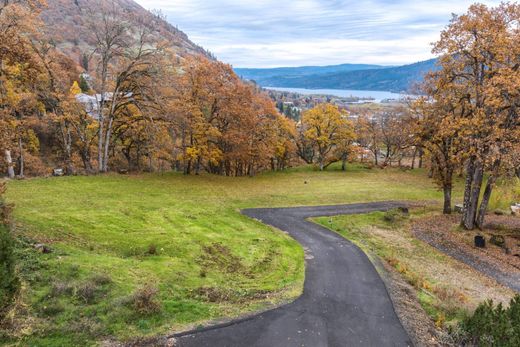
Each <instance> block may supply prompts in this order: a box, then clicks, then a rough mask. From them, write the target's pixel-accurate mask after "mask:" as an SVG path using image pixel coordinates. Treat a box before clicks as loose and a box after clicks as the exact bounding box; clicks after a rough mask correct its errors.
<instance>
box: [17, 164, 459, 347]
mask: <svg viewBox="0 0 520 347" xmlns="http://www.w3.org/2000/svg"><path fill="white" fill-rule="evenodd" d="M456 195H457V194H456ZM7 197H8V200H9V201H10V202H13V203H15V205H16V207H15V210H14V219H15V222H16V228H15V233H16V235H17V236H18V237H19V239H20V240H21V241H20V243H21V246H20V249H19V251H18V253H19V256H20V258H21V263H20V264H21V265H20V266H21V269H20V273H21V274H22V276H23V279H24V282H25V285H24V288H23V291H22V298H21V300H20V303H19V310H20V311H19V314H18V315H17V316H16V317H12V318H13V320H12V321H13V324H14V325H16V326H17V328H18V332H19V335H18V336H17V340H18V342H19V343H20V344H23V345H31V344H32V345H39V346H40V345H52V346H58V345H71V344H78V343H79V344H83V345H85V344H89V343H91V342H93V341H100V340H104V339H109V338H113V339H118V340H129V339H133V338H135V337H139V336H150V335H154V334H161V333H167V332H171V331H174V330H179V329H183V328H187V327H192V326H194V325H197V324H200V323H202V322H205V321H209V320H215V319H219V318H222V317H232V316H238V315H240V314H243V313H245V312H251V311H254V310H258V309H262V308H266V307H269V306H270V305H275V304H279V303H282V302H284V301H287V300H291V299H293V298H295V297H296V296H298V295H299V293H300V292H301V289H302V284H303V276H304V261H303V251H302V249H301V247H300V246H299V245H298V244H297V243H296V242H295V241H293V240H292V239H290V238H289V237H288V236H286V235H285V234H283V233H281V232H279V231H277V230H273V229H271V228H269V227H267V226H264V225H262V224H261V223H259V222H256V221H254V220H250V219H248V218H246V217H244V216H242V215H241V214H240V213H239V210H240V209H242V208H248V207H273V206H296V205H320V204H339V203H350V202H363V201H377V200H387V199H392V200H437V201H440V198H441V193H440V192H439V191H438V190H437V189H436V188H435V186H434V185H433V184H432V182H431V181H430V180H429V179H428V178H427V177H426V174H425V172H424V171H421V170H416V171H407V172H404V171H400V170H397V169H387V170H380V169H365V168H363V167H361V166H359V165H353V166H350V167H349V170H348V171H347V172H342V171H339V170H338V168H337V167H332V168H331V169H330V170H329V171H327V172H316V171H314V170H313V169H312V168H309V167H303V168H298V169H292V170H288V171H286V172H281V173H266V174H262V175H259V176H257V177H254V178H245V177H244V178H230V177H219V176H212V175H201V176H183V175H180V174H175V173H168V174H143V175H135V176H134V175H130V176H120V175H108V176H92V177H62V178H44V179H31V180H24V181H13V182H10V183H9V187H8V195H7ZM35 242H40V243H44V244H45V245H48V246H49V247H50V248H51V249H52V250H53V251H52V253H49V254H40V253H38V252H37V251H35V250H34V249H33V248H32V247H29V245H30V244H33V243H35ZM24 245H25V246H24ZM12 341H14V340H12Z"/></svg>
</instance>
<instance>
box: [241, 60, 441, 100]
mask: <svg viewBox="0 0 520 347" xmlns="http://www.w3.org/2000/svg"><path fill="white" fill-rule="evenodd" d="M435 62H436V60H435V59H431V60H426V61H423V62H419V63H415V64H410V65H403V66H398V67H382V66H379V67H376V68H374V67H371V68H366V67H369V66H370V65H367V66H363V65H347V66H350V67H351V69H341V66H344V65H338V68H337V71H334V69H332V67H329V68H327V69H322V70H320V69H312V70H309V69H306V68H293V69H292V70H287V69H281V70H279V71H278V70H276V69H265V70H264V69H235V71H237V73H238V74H239V75H241V76H242V77H243V78H245V79H248V80H254V81H255V82H257V83H258V84H259V85H261V86H263V87H287V88H308V89H354V90H381V91H390V92H410V91H413V90H412V89H413V88H414V85H415V84H417V83H420V82H421V81H422V80H423V78H424V75H425V74H426V73H427V72H429V71H432V70H434V69H435V68H436V67H435Z"/></svg>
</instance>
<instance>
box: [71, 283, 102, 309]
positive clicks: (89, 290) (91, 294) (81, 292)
mask: <svg viewBox="0 0 520 347" xmlns="http://www.w3.org/2000/svg"><path fill="white" fill-rule="evenodd" d="M97 289H98V288H97V287H96V285H95V284H94V283H92V282H90V281H87V282H85V283H83V284H82V285H80V286H79V287H78V288H77V289H76V295H77V297H78V298H79V299H81V300H83V301H84V302H85V303H86V304H92V303H93V302H94V301H95V299H96V297H97Z"/></svg>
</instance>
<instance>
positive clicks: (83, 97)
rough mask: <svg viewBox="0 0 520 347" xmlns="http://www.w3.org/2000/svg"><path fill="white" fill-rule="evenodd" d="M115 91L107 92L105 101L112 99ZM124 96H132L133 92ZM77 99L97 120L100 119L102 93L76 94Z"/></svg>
mask: <svg viewBox="0 0 520 347" xmlns="http://www.w3.org/2000/svg"><path fill="white" fill-rule="evenodd" d="M113 95H114V94H113V93H105V102H107V101H111V100H112V96H113ZM123 97H124V98H131V97H132V94H131V93H128V94H126V95H124V96H123ZM76 101H78V102H79V103H80V104H82V105H83V107H84V108H85V112H87V114H88V115H89V116H91V117H92V118H93V119H95V120H99V109H100V104H101V94H95V95H88V94H84V93H80V94H78V95H76Z"/></svg>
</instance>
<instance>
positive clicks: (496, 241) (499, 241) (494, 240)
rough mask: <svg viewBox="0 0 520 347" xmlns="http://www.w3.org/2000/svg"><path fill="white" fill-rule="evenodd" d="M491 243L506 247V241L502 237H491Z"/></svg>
mask: <svg viewBox="0 0 520 347" xmlns="http://www.w3.org/2000/svg"><path fill="white" fill-rule="evenodd" d="M489 242H490V243H492V244H494V245H495V246H498V247H501V248H504V247H505V245H506V239H505V238H504V236H502V235H491V238H490V239H489Z"/></svg>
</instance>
